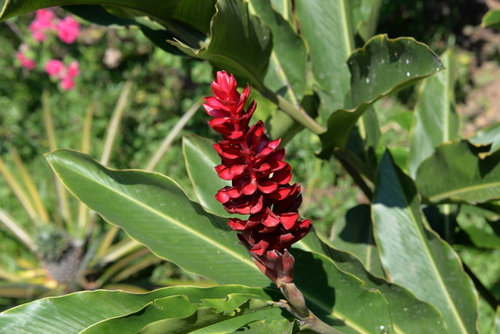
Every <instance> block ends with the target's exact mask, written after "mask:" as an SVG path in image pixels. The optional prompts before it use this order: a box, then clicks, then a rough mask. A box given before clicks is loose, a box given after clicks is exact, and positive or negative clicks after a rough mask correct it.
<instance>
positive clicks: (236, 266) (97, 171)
mask: <svg viewBox="0 0 500 334" xmlns="http://www.w3.org/2000/svg"><path fill="white" fill-rule="evenodd" d="M47 159H48V161H49V162H50V164H51V166H52V168H53V169H54V170H55V172H56V174H57V175H58V177H59V178H60V179H61V181H62V182H63V183H64V185H65V186H66V187H67V188H68V189H70V191H71V192H72V193H73V194H74V195H75V196H76V197H77V198H79V199H80V200H81V201H82V202H84V203H85V204H86V205H87V206H88V207H89V208H90V209H92V210H94V211H96V212H98V213H99V214H100V215H101V216H102V217H103V218H104V219H105V220H106V221H108V222H110V223H112V224H114V225H117V226H119V227H121V228H122V229H124V230H125V231H126V232H127V233H128V234H129V235H130V236H131V237H132V238H133V239H135V240H136V241H139V242H140V243H142V244H144V245H146V246H147V247H148V248H149V249H151V251H152V252H153V253H155V254H156V255H158V256H160V257H162V258H164V259H167V260H170V261H172V262H174V263H176V264H177V265H179V266H181V267H182V268H184V269H186V270H187V271H190V272H193V273H196V274H198V275H203V276H206V277H208V278H210V279H212V280H214V281H216V282H218V283H223V284H224V283H234V284H238V283H243V284H246V285H255V286H265V285H267V284H268V279H267V278H266V277H265V276H264V275H263V274H262V273H261V272H260V271H259V270H258V269H257V267H256V266H255V265H254V263H253V262H252V260H251V259H250V257H249V256H248V254H247V251H246V250H245V248H244V247H243V246H241V245H239V244H238V239H237V237H236V233H234V231H232V230H231V229H230V228H229V227H228V226H227V222H226V219H224V218H222V217H218V216H215V215H213V214H210V213H207V212H205V211H204V210H203V208H202V207H201V205H199V204H198V203H195V202H192V201H190V200H189V199H188V197H187V196H186V194H185V193H184V192H183V191H182V189H181V188H180V187H179V186H178V185H177V184H176V183H175V182H174V181H172V180H171V179H169V178H167V177H164V176H162V175H160V174H156V173H148V172H143V171H132V170H129V171H113V170H110V169H107V168H105V167H103V166H101V165H99V164H98V163H97V162H96V161H95V160H93V159H92V158H90V157H89V156H87V155H84V154H82V153H78V152H74V151H68V150H60V151H56V152H54V153H51V154H49V155H48V156H47Z"/></svg>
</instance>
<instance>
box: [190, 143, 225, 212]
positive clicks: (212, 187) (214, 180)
mask: <svg viewBox="0 0 500 334" xmlns="http://www.w3.org/2000/svg"><path fill="white" fill-rule="evenodd" d="M182 151H183V152H184V159H185V160H186V167H187V171H188V174H189V178H190V179H191V183H192V184H193V189H194V191H195V193H196V195H197V197H198V201H199V202H200V204H201V205H203V207H204V208H205V209H207V210H208V211H210V212H213V213H215V214H216V215H219V216H222V217H230V216H231V215H230V214H228V213H227V211H226V210H224V207H223V206H222V204H221V203H220V202H219V201H217V200H216V199H215V194H216V193H217V190H219V189H222V188H224V186H229V185H231V182H230V181H226V180H223V179H221V178H220V177H219V176H218V175H217V172H216V171H215V168H214V167H215V166H217V165H220V163H221V159H220V157H219V155H218V154H217V152H216V151H215V149H214V147H213V143H212V142H211V141H210V140H208V139H205V138H202V137H199V136H196V135H188V136H184V137H183V138H182Z"/></svg>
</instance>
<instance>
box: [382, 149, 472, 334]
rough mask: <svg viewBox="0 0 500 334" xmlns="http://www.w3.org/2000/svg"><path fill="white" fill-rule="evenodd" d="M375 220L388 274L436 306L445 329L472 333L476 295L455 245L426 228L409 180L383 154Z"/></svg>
mask: <svg viewBox="0 0 500 334" xmlns="http://www.w3.org/2000/svg"><path fill="white" fill-rule="evenodd" d="M373 224H374V234H375V239H376V241H377V245H378V246H379V248H380V256H381V259H382V264H383V266H384V269H385V271H386V273H387V275H388V277H389V278H390V279H391V280H392V281H393V282H395V283H398V284H401V285H403V286H405V287H406V288H408V289H409V290H410V291H412V292H413V293H414V294H415V295H416V296H417V297H418V298H419V299H421V300H423V301H426V302H428V303H430V304H431V305H434V306H435V307H436V308H437V309H438V310H439V312H441V314H442V315H443V318H444V321H445V322H446V325H447V327H448V331H449V333H456V334H459V333H475V332H476V321H477V309H476V307H477V296H476V292H475V290H474V286H473V284H472V281H471V280H470V278H469V277H468V276H467V275H466V274H465V272H464V270H463V268H462V265H461V262H460V260H459V258H458V256H457V254H456V253H455V252H454V251H453V249H452V248H451V247H450V246H449V245H448V244H446V243H445V242H443V241H442V240H441V239H440V238H439V236H438V235H437V234H436V233H435V232H433V231H432V230H430V229H428V228H427V227H426V226H425V222H424V218H423V216H422V215H421V212H420V203H419V198H418V196H417V192H416V189H415V185H414V184H413V181H412V180H411V179H410V178H409V177H408V176H406V175H405V174H403V173H402V172H401V170H400V169H399V168H398V167H397V166H396V165H395V164H394V162H393V161H392V158H391V156H390V153H388V152H386V153H385V154H384V156H383V157H382V160H381V162H380V166H379V172H378V176H377V184H376V189H375V196H374V204H373Z"/></svg>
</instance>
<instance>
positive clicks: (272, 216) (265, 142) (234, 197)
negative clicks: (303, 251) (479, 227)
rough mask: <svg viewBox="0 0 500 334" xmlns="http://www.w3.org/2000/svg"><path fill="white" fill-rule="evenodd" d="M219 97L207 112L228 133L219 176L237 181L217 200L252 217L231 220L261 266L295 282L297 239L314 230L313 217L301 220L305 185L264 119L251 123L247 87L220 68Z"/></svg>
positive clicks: (278, 279) (279, 279) (221, 146)
mask: <svg viewBox="0 0 500 334" xmlns="http://www.w3.org/2000/svg"><path fill="white" fill-rule="evenodd" d="M211 86H212V92H213V94H214V96H210V97H206V98H205V104H204V105H203V106H204V107H205V111H206V112H207V114H208V115H210V116H211V117H213V119H212V120H210V121H209V122H208V124H209V125H210V127H212V129H214V130H215V131H216V132H218V133H220V134H221V135H222V137H223V140H221V141H220V142H219V143H218V144H214V148H215V150H216V151H217V153H218V154H219V156H220V157H221V159H222V163H221V164H220V165H218V166H217V167H215V170H216V171H217V174H218V175H219V177H220V178H222V179H224V180H230V181H231V183H232V185H231V186H226V187H224V188H222V189H220V190H219V191H218V192H217V194H216V195H215V198H216V199H217V200H218V201H219V202H221V203H222V205H223V206H224V208H225V209H226V211H228V212H229V213H237V214H241V215H250V216H249V217H248V219H247V220H243V219H239V218H230V219H229V221H228V225H229V227H230V228H231V229H233V230H234V231H239V232H240V233H239V234H238V238H239V239H240V241H241V243H242V244H243V245H244V246H245V247H246V248H247V249H248V251H249V252H250V255H251V257H252V259H253V261H254V262H255V264H256V265H257V267H258V268H259V269H260V270H261V271H262V272H263V273H264V274H265V275H266V276H267V277H269V278H270V279H271V280H272V281H273V282H274V283H276V284H277V285H278V286H283V284H288V283H292V281H293V266H294V259H293V256H292V255H291V254H290V252H289V248H290V247H291V246H292V244H293V243H295V242H297V241H299V240H300V239H302V238H303V237H304V236H305V235H306V234H307V233H308V232H309V230H310V229H311V226H312V222H311V221H310V220H309V219H305V220H299V214H298V208H299V206H300V203H301V202H302V195H301V194H300V186H298V185H297V184H293V185H291V184H290V183H289V182H290V180H291V178H292V169H291V167H290V165H289V164H288V163H287V162H284V161H283V158H284V156H285V150H284V149H283V148H281V149H280V148H278V147H279V145H280V142H281V140H280V139H277V140H273V141H271V140H269V138H268V137H267V135H266V133H265V131H266V129H265V126H264V123H263V122H262V121H258V122H257V123H256V124H254V125H252V126H249V122H250V119H251V117H252V115H253V113H254V112H255V109H256V107H257V104H256V103H255V101H252V102H251V103H250V105H249V107H248V108H247V109H246V110H245V109H244V107H245V104H246V102H247V100H248V96H249V95H250V88H249V87H248V86H247V87H246V88H245V89H244V90H243V92H242V93H241V94H239V93H238V90H237V83H236V79H235V78H234V76H233V75H229V74H228V73H227V72H225V71H220V72H217V78H216V80H215V81H213V82H212V85H211Z"/></svg>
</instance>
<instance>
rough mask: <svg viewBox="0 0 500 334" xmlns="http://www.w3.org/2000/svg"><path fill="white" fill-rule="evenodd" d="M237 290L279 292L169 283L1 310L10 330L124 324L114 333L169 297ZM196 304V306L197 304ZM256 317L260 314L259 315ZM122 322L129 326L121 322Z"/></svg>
mask: <svg viewBox="0 0 500 334" xmlns="http://www.w3.org/2000/svg"><path fill="white" fill-rule="evenodd" d="M231 294H246V296H251V297H252V298H254V299H258V300H262V301H266V300H273V299H276V298H279V295H277V293H276V291H275V290H274V291H273V290H265V289H262V288H248V287H244V286H236V285H234V286H217V287H212V288H206V289H203V288H196V287H169V288H163V289H159V290H155V291H152V292H149V293H145V294H133V293H128V292H124V291H106V290H97V291H83V292H77V293H73V294H69V295H65V296H61V297H51V298H45V299H40V300H37V301H34V302H31V303H28V304H23V305H21V306H18V307H16V308H13V309H10V310H7V311H5V312H3V313H1V314H0V328H2V330H3V331H5V332H6V333H16V334H18V333H19V334H31V333H32V334H39V333H51V334H59V333H60V334H69V333H80V332H82V331H84V330H86V329H87V331H85V333H91V332H95V331H94V330H98V329H99V328H101V329H102V328H110V329H118V328H120V329H121V330H120V331H111V332H108V333H129V332H134V333H136V332H137V330H140V328H142V326H141V327H138V326H140V325H141V324H142V323H148V322H149V321H152V319H154V317H152V314H154V311H153V312H151V311H152V308H153V309H154V308H156V309H157V310H158V308H159V307H160V306H162V305H161V304H163V303H167V302H171V303H176V302H177V303H179V302H180V301H184V302H185V301H187V302H189V303H190V304H191V303H193V304H196V303H199V304H200V305H203V303H204V301H203V300H205V299H210V300H214V299H215V298H217V299H219V300H223V299H224V298H227V296H228V295H231ZM157 301H161V302H160V304H157ZM170 306H172V305H170ZM194 306H195V308H196V305H194ZM161 311H162V313H163V316H164V317H173V316H182V315H183V314H186V313H189V312H187V311H186V309H184V308H181V307H169V308H165V309H163V310H161ZM276 311H279V310H276ZM262 316H264V315H262ZM265 316H268V317H269V318H270V319H273V320H277V319H282V316H280V315H279V312H275V311H274V310H269V311H266V315H265ZM256 318H257V319H259V317H256ZM163 319H164V318H163ZM108 325H109V326H108ZM120 325H126V326H129V327H120ZM115 326H116V327H115ZM137 328H138V329H137ZM135 329H137V330H135ZM97 332H98V333H105V332H102V331H101V332H99V331H97Z"/></svg>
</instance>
